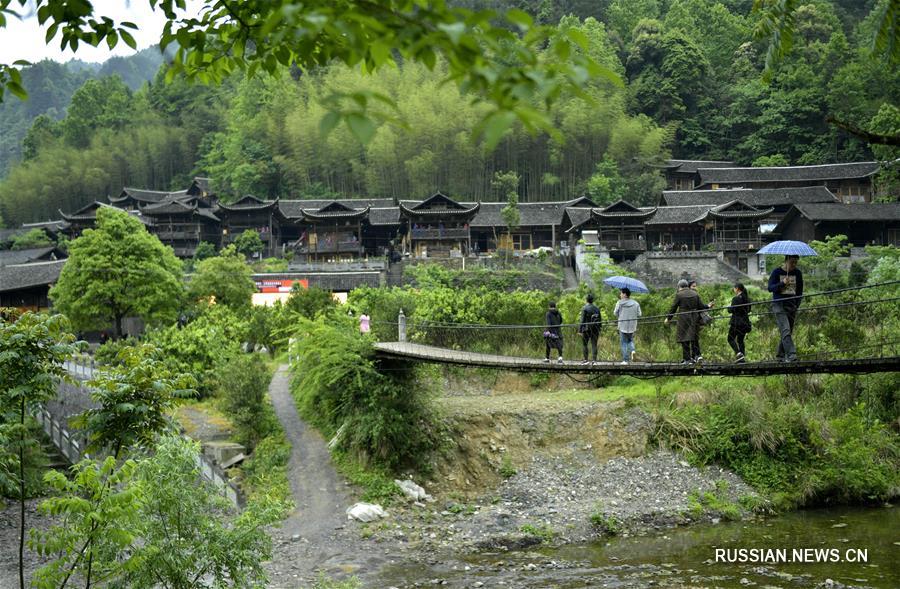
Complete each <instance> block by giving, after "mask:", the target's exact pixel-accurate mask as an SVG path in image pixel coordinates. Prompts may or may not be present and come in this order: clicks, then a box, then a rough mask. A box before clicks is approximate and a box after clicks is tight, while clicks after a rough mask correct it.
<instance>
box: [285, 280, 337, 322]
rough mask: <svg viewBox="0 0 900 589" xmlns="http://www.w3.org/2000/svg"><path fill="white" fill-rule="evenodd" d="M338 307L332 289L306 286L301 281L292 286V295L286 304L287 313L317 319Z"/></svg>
mask: <svg viewBox="0 0 900 589" xmlns="http://www.w3.org/2000/svg"><path fill="white" fill-rule="evenodd" d="M336 307H337V301H336V300H334V297H333V296H331V292H330V291H327V290H324V289H321V288H318V287H315V286H313V287H310V288H304V287H303V285H301V284H300V283H299V282H296V283H294V286H293V287H291V296H290V297H288V300H287V302H286V303H285V304H284V310H285V312H286V313H289V314H292V315H298V316H300V317H305V318H306V319H315V318H316V317H318V316H319V315H322V314H325V313H328V312H329V311H331V310H332V309H335V308H336Z"/></svg>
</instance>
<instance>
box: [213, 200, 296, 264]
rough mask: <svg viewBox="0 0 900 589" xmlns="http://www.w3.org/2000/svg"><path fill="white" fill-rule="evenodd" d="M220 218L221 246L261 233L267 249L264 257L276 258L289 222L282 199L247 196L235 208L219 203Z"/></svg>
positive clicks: (218, 213)
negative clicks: (282, 209) (244, 236)
mask: <svg viewBox="0 0 900 589" xmlns="http://www.w3.org/2000/svg"><path fill="white" fill-rule="evenodd" d="M215 213H216V216H217V217H219V219H221V221H222V222H221V225H220V227H221V243H222V247H225V246H227V245H229V244H231V243H234V241H235V240H236V239H237V238H238V237H240V235H241V234H242V233H243V232H244V231H248V230H252V231H256V232H257V233H259V237H260V239H261V240H262V242H263V244H264V245H265V250H264V251H263V255H264V256H273V255H275V252H276V251H278V250H279V248H280V245H281V243H282V237H281V226H282V224H284V222H285V221H286V219H285V217H284V215H282V214H281V209H280V208H279V207H278V199H275V200H262V199H260V198H256V197H255V196H250V195H247V196H245V197H243V198H241V199H240V200H238V201H237V202H233V203H231V204H225V203H222V202H219V203H218V207H217V208H216V209H215Z"/></svg>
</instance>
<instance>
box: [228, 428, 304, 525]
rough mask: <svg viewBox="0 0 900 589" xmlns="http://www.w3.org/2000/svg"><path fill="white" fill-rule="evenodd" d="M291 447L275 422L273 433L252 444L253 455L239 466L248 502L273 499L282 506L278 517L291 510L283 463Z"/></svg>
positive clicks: (289, 453) (286, 459) (284, 463)
mask: <svg viewBox="0 0 900 589" xmlns="http://www.w3.org/2000/svg"><path fill="white" fill-rule="evenodd" d="M290 458H291V445H290V444H289V443H288V441H287V439H285V437H284V432H283V431H281V427H280V425H279V424H278V423H276V424H275V431H274V432H273V433H272V435H270V436H269V437H267V438H263V439H262V440H260V442H259V443H258V444H257V445H256V448H255V449H254V451H253V454H252V455H251V456H250V458H249V459H247V461H246V462H245V463H244V464H243V466H242V467H241V472H242V474H243V475H244V479H243V489H244V492H245V493H246V494H247V499H248V501H249V502H257V501H267V500H273V501H275V502H277V503H278V504H279V505H281V506H282V515H284V514H286V513H287V512H288V511H290V509H291V505H292V500H291V487H290V482H289V481H288V477H287V463H288V460H290Z"/></svg>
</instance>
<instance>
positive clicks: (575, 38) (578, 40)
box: [566, 27, 591, 51]
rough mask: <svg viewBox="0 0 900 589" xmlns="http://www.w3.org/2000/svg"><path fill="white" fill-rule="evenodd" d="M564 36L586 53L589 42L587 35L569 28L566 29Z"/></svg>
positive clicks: (574, 28) (577, 29) (579, 30)
mask: <svg viewBox="0 0 900 589" xmlns="http://www.w3.org/2000/svg"><path fill="white" fill-rule="evenodd" d="M566 36H567V37H568V38H569V39H571V40H572V42H574V43H575V44H576V45H578V46H579V47H581V49H582V50H584V51H587V50H588V47H589V46H590V44H591V42H590V41H589V40H588V38H587V35H585V34H584V31H582V30H581V29H579V28H576V27H570V28H568V29H566Z"/></svg>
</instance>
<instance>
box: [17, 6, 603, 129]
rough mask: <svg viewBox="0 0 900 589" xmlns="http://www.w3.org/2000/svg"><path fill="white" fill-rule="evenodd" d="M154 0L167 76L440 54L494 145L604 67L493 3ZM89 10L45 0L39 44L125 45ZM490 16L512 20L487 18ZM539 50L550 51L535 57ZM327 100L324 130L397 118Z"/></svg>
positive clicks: (543, 125) (572, 43) (366, 96)
mask: <svg viewBox="0 0 900 589" xmlns="http://www.w3.org/2000/svg"><path fill="white" fill-rule="evenodd" d="M151 5H152V6H153V7H154V8H157V7H158V8H159V10H161V11H162V12H163V13H164V14H165V16H166V18H167V19H168V20H169V24H168V25H167V26H166V27H165V29H164V30H163V33H162V36H161V39H160V46H161V47H162V48H163V49H166V48H167V47H168V46H170V45H172V46H173V47H175V52H174V57H173V59H172V63H171V64H170V72H171V75H172V76H174V75H176V74H184V75H186V76H187V77H189V78H194V79H198V80H200V81H204V82H207V81H215V82H218V81H221V80H222V79H224V78H226V77H227V76H228V75H230V74H231V73H232V72H234V71H236V70H243V71H246V73H247V74H248V75H251V76H252V75H253V74H254V73H256V72H257V71H260V72H266V73H268V74H276V73H278V72H279V70H280V69H281V68H283V67H287V66H291V65H294V66H296V67H299V68H302V69H304V70H311V69H315V68H316V67H321V66H323V65H326V64H328V63H332V62H339V63H343V64H345V65H347V66H362V67H364V68H365V69H366V70H367V71H374V70H378V69H384V68H387V67H390V66H394V65H396V64H397V63H398V61H400V60H402V61H416V62H419V63H422V64H424V65H425V66H426V67H428V68H429V69H434V67H435V64H436V62H437V59H438V57H439V56H440V57H442V58H443V59H445V60H446V62H447V64H448V68H449V69H448V72H447V74H448V75H447V79H448V80H449V81H454V82H455V83H456V84H457V85H458V86H459V87H460V88H462V89H463V90H465V91H466V92H469V93H472V94H473V95H475V96H476V97H477V98H478V99H480V100H482V101H484V102H485V103H487V104H489V105H490V110H489V111H488V112H487V113H486V115H485V116H484V117H482V119H481V122H480V124H479V127H478V129H479V134H483V135H484V137H485V139H486V141H487V143H488V145H490V146H491V147H492V146H493V145H494V144H496V142H497V141H498V140H499V139H500V137H502V135H503V133H504V132H505V131H506V130H508V129H509V127H510V126H511V124H512V123H513V121H515V120H518V121H520V122H521V123H523V124H524V125H525V126H526V127H528V128H530V129H542V130H545V131H547V130H551V129H552V126H551V124H550V121H549V119H548V118H547V117H546V115H545V114H544V113H542V112H541V111H540V110H538V109H536V108H535V106H536V105H541V106H549V105H551V104H552V103H553V101H554V100H555V99H556V98H557V97H558V96H559V95H560V93H562V92H564V91H567V90H574V91H578V90H580V88H581V87H583V86H584V85H585V83H586V81H587V80H588V78H589V77H590V76H592V75H599V74H606V75H608V76H610V77H613V76H612V73H611V72H609V70H607V69H605V68H603V67H602V66H600V65H599V64H597V63H596V62H594V61H593V60H591V59H590V58H588V57H587V56H586V55H584V54H581V53H578V52H576V51H573V48H574V47H581V48H584V47H585V46H586V44H587V41H586V40H585V39H584V37H583V36H579V35H577V34H574V33H571V32H570V31H567V32H566V33H565V34H559V31H557V29H556V28H555V27H553V26H542V25H536V24H535V23H534V20H533V18H532V17H531V16H530V15H528V14H527V13H526V12H524V11H522V10H518V9H510V10H507V11H506V12H505V13H504V14H503V15H498V14H497V13H496V12H494V11H491V10H481V11H472V10H467V9H464V8H458V7H449V6H447V5H446V4H445V3H444V2H429V3H428V4H427V10H420V5H419V4H418V3H416V2H410V1H408V0H397V1H391V2H389V3H383V4H365V3H356V2H351V3H348V4H344V5H322V6H316V7H315V8H313V7H307V6H305V5H304V6H298V5H296V4H293V3H290V2H287V1H284V2H273V3H267V4H266V5H265V6H263V7H259V6H247V5H244V4H240V5H236V6H220V5H218V4H216V3H214V2H211V1H210V2H208V3H206V6H205V8H204V9H203V10H200V12H199V14H200V16H199V17H194V16H191V17H182V16H180V15H178V14H176V12H175V8H176V6H177V5H178V2H177V0H162V1H161V2H158V3H157V2H156V1H154V2H151ZM92 15H93V7H90V6H89V7H87V8H86V9H85V10H84V11H82V12H79V13H78V14H77V15H73V14H72V13H70V12H68V11H66V10H65V4H64V3H63V2H58V1H54V0H47V1H46V3H45V5H44V6H42V7H41V9H40V10H39V11H38V20H39V22H41V23H42V24H48V26H49V35H48V36H47V41H48V42H49V41H50V40H51V39H53V38H54V37H55V36H56V35H57V34H59V35H60V37H61V38H62V44H61V45H62V46H63V47H66V46H68V47H71V48H72V49H73V50H75V49H77V48H78V44H79V43H85V42H86V43H91V44H93V45H97V44H99V43H101V42H105V43H107V44H108V45H109V46H110V47H114V46H115V45H116V44H117V43H118V41H119V40H120V39H121V40H122V41H124V42H125V43H127V44H129V45H132V46H133V45H134V39H133V37H132V36H131V33H130V32H129V30H130V29H134V28H136V26H135V25H134V24H133V23H129V22H122V23H116V22H114V21H113V20H111V19H108V18H106V19H100V18H97V19H92V18H89V17H90V16H92ZM496 19H502V20H503V21H504V24H507V25H509V27H510V28H506V27H501V26H496V25H495V24H494V22H495V21H496ZM3 24H5V23H0V25H3ZM395 52H396V53H395ZM544 52H546V53H550V54H552V55H554V56H555V57H557V59H555V60H552V61H551V60H547V61H545V60H541V59H540V54H541V53H544ZM529 72H531V75H527V74H528V73H529ZM0 74H2V75H0V90H2V89H4V88H8V89H9V90H10V91H11V92H13V93H15V94H18V95H23V94H24V89H23V87H22V85H21V75H20V72H19V66H18V65H16V64H14V65H12V66H10V65H5V64H4V65H3V66H2V68H0ZM0 99H2V94H0ZM329 103H330V107H329V113H328V116H326V117H324V118H323V119H322V126H323V128H324V129H326V130H328V129H333V128H334V127H335V126H336V125H337V124H339V123H340V122H341V121H343V122H345V123H346V125H347V128H348V129H349V131H350V132H351V133H352V134H353V135H354V136H355V137H356V138H357V139H358V140H359V141H361V142H363V143H367V142H368V141H369V140H371V139H372V136H373V135H374V132H375V123H374V122H373V120H372V118H370V116H371V115H372V114H376V115H380V117H379V118H381V119H385V120H386V119H390V118H393V117H394V116H395V115H394V113H392V112H390V110H387V111H385V107H384V105H383V103H386V104H387V108H388V109H389V108H390V107H391V106H395V105H394V103H393V102H392V101H391V100H390V99H389V98H388V97H386V96H384V95H382V94H372V93H368V92H350V93H345V92H335V93H332V94H331V95H330V97H329ZM373 103H374V104H375V105H378V104H380V103H381V107H380V108H379V109H378V110H375V109H373V108H370V107H371V105H372V104H373Z"/></svg>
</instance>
